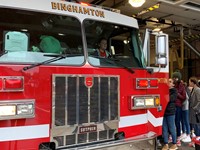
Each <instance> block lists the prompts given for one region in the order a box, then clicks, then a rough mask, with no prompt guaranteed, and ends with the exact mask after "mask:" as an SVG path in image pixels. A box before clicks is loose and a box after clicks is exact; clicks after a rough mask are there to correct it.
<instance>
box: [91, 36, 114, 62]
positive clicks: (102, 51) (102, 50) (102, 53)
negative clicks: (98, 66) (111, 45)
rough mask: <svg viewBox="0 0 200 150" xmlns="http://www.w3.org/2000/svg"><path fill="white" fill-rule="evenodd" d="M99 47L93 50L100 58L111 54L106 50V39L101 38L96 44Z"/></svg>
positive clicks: (108, 56)
mask: <svg viewBox="0 0 200 150" xmlns="http://www.w3.org/2000/svg"><path fill="white" fill-rule="evenodd" d="M98 46H99V48H98V49H97V50H96V51H95V52H94V54H93V55H94V56H99V57H101V58H110V57H111V54H110V53H109V52H108V51H107V50H106V49H107V40H106V39H105V38H101V39H100V41H99V44H98Z"/></svg>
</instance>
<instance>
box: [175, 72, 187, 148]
mask: <svg viewBox="0 0 200 150" xmlns="http://www.w3.org/2000/svg"><path fill="white" fill-rule="evenodd" d="M181 78H182V75H181V73H180V72H179V71H176V72H174V73H173V75H172V79H174V80H176V84H175V88H176V89H177V92H178V95H177V98H176V114H175V124H176V134H177V143H176V144H177V145H178V146H181V138H182V137H181V118H182V104H183V102H184V101H185V99H186V91H185V86H184V85H183V83H181Z"/></svg>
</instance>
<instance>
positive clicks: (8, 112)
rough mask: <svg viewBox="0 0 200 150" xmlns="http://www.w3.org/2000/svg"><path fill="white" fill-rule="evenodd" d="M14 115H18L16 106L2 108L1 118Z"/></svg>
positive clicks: (0, 108)
mask: <svg viewBox="0 0 200 150" xmlns="http://www.w3.org/2000/svg"><path fill="white" fill-rule="evenodd" d="M13 115H16V106H15V105H9V106H4V105H2V106H0V116H13Z"/></svg>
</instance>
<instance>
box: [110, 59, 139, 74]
mask: <svg viewBox="0 0 200 150" xmlns="http://www.w3.org/2000/svg"><path fill="white" fill-rule="evenodd" d="M109 59H110V60H112V61H114V62H115V63H116V64H117V65H118V66H121V67H123V68H124V69H126V70H127V71H129V72H130V73H132V74H133V73H135V71H134V70H132V69H131V68H129V67H127V66H125V65H123V64H122V63H120V59H116V58H109Z"/></svg>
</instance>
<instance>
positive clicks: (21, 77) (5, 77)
mask: <svg viewBox="0 0 200 150" xmlns="http://www.w3.org/2000/svg"><path fill="white" fill-rule="evenodd" d="M0 79H2V89H0V92H23V91H24V77H23V76H0ZM5 79H22V88H19V89H5Z"/></svg>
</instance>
